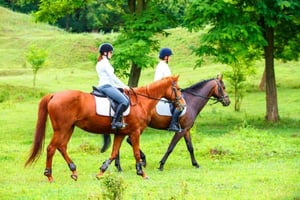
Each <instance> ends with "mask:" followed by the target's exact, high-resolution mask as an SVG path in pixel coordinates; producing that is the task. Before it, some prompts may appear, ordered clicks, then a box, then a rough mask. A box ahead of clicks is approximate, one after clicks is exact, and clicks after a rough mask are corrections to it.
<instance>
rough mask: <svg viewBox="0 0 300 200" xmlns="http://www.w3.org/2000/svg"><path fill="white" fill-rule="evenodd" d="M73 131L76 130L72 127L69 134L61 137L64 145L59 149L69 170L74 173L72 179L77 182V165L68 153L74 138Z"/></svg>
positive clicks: (61, 144)
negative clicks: (68, 147) (69, 143)
mask: <svg viewBox="0 0 300 200" xmlns="http://www.w3.org/2000/svg"><path fill="white" fill-rule="evenodd" d="M73 130H74V128H73V127H72V128H71V130H69V131H68V134H65V135H64V137H61V138H63V139H62V143H60V145H59V146H58V147H57V149H58V150H59V152H60V153H61V155H62V156H63V158H64V159H65V161H66V162H67V164H68V166H69V169H70V170H71V171H72V174H71V178H72V179H74V180H75V181H77V178H78V175H77V171H76V165H75V164H74V163H73V161H72V159H71V158H70V156H69V155H68V153H67V145H68V142H69V140H70V138H71V136H72V133H73Z"/></svg>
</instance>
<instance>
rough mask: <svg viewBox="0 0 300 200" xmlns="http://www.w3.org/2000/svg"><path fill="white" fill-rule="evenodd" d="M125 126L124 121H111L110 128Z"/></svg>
mask: <svg viewBox="0 0 300 200" xmlns="http://www.w3.org/2000/svg"><path fill="white" fill-rule="evenodd" d="M126 126H127V124H126V123H122V122H115V123H111V128H112V129H119V128H121V129H122V128H125V127H126Z"/></svg>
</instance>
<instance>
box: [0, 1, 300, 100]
mask: <svg viewBox="0 0 300 200" xmlns="http://www.w3.org/2000/svg"><path fill="white" fill-rule="evenodd" d="M167 31H168V32H170V33H171V35H170V36H169V37H167V38H165V37H161V36H159V37H160V38H159V39H160V41H161V47H166V46H168V47H170V48H171V49H173V51H174V55H173V56H172V60H171V62H170V67H171V70H172V72H173V74H179V75H180V77H181V79H180V80H181V83H180V85H181V86H182V87H185V86H188V85H191V84H192V83H194V82H196V81H199V80H202V79H207V78H212V77H214V76H215V75H216V74H217V73H219V72H226V71H228V70H230V67H225V66H224V65H221V64H209V63H208V64H207V65H205V66H202V67H201V68H196V69H195V68H194V67H195V63H196V60H197V57H196V56H195V55H193V54H192V53H191V50H190V47H191V46H194V45H196V44H197V43H198V39H197V38H198V34H199V33H190V32H187V31H186V30H184V29H182V28H176V29H171V30H167ZM115 37H116V34H106V35H103V34H95V33H82V34H71V33H68V32H65V31H64V30H61V29H58V28H56V27H53V26H50V25H47V24H44V23H36V22H34V21H33V18H32V17H31V16H29V15H25V14H20V13H15V12H12V11H10V10H8V9H5V8H3V7H0V77H1V79H0V84H3V83H5V84H10V85H13V86H17V85H22V87H29V88H30V87H32V84H31V79H32V72H31V68H30V66H28V64H26V62H25V58H24V52H25V51H26V50H27V48H28V47H29V46H30V45H32V44H36V45H38V46H39V47H42V48H45V49H46V50H47V51H48V58H47V62H46V65H45V67H43V68H42V69H41V70H40V71H39V72H38V77H37V78H38V80H37V87H38V88H41V89H43V88H44V89H46V90H51V91H57V90H61V89H70V88H78V89H85V90H88V89H90V87H91V85H94V84H96V83H97V77H96V74H95V68H94V66H95V59H96V57H97V55H98V52H97V47H98V45H99V44H100V43H101V42H103V41H109V42H113V40H114V39H115ZM116 51H118V49H116ZM153 56H154V57H156V56H157V53H153ZM256 65H257V67H256V74H255V75H254V76H252V77H249V78H248V85H249V87H252V89H251V90H257V86H258V84H259V82H260V78H261V75H262V72H263V66H264V62H263V61H258V62H257V64H256ZM275 65H276V80H277V85H278V87H290V88H300V80H299V78H298V77H299V72H298V70H297V69H298V66H299V62H289V63H280V62H278V61H277V62H276V63H275ZM154 67H155V66H153V68H149V69H146V70H144V71H142V74H141V80H140V83H139V85H144V84H147V83H149V82H151V81H152V80H153V73H154ZM124 82H127V80H126V79H124ZM225 82H226V77H225ZM49 83H51V84H49ZM228 90H229V91H230V87H228ZM262 95H263V94H262Z"/></svg>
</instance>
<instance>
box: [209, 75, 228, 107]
mask: <svg viewBox="0 0 300 200" xmlns="http://www.w3.org/2000/svg"><path fill="white" fill-rule="evenodd" d="M215 81H216V87H215V88H214V90H213V93H212V96H213V97H215V98H216V100H217V102H221V103H222V104H223V106H229V104H230V99H229V96H228V95H227V92H226V90H225V85H224V82H223V81H222V75H217V78H215Z"/></svg>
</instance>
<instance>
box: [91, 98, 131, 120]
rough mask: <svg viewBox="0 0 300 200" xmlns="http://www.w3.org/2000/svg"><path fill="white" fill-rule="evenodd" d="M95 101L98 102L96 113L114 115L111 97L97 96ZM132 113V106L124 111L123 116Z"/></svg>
mask: <svg viewBox="0 0 300 200" xmlns="http://www.w3.org/2000/svg"><path fill="white" fill-rule="evenodd" d="M95 103H96V113H97V114H98V115H102V116H110V117H113V116H114V114H115V111H114V110H113V109H112V106H111V102H110V99H108V98H107V97H99V96H95ZM129 113H130V106H128V108H127V109H126V111H125V112H124V113H123V116H127V115H129Z"/></svg>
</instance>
